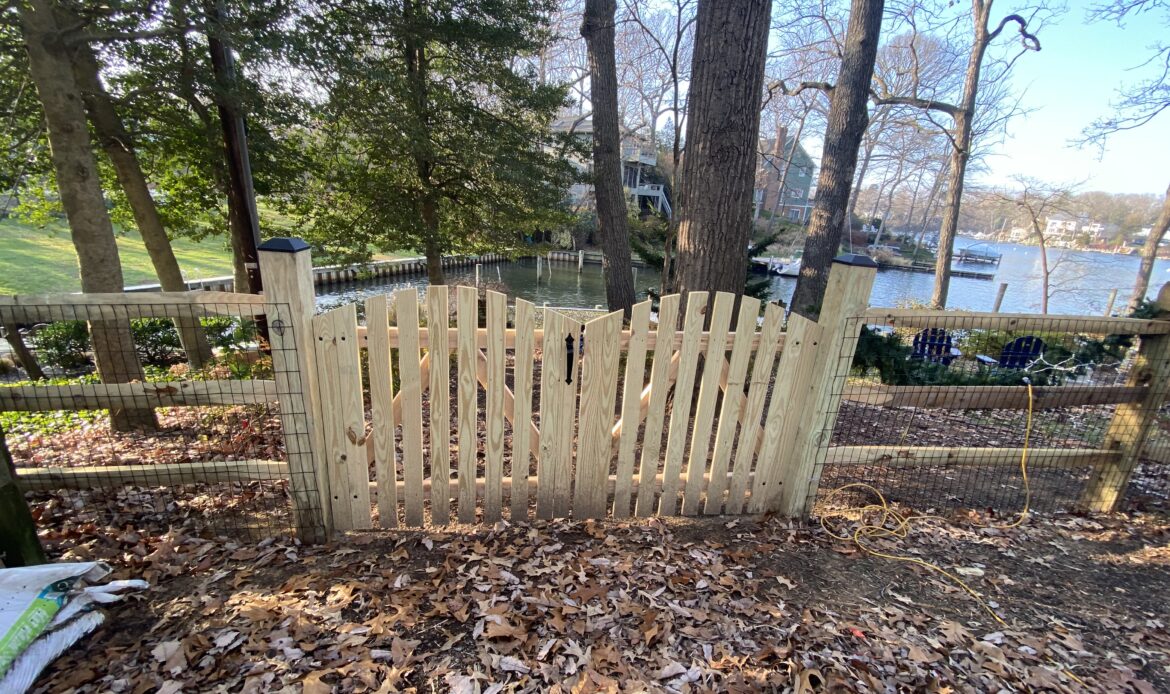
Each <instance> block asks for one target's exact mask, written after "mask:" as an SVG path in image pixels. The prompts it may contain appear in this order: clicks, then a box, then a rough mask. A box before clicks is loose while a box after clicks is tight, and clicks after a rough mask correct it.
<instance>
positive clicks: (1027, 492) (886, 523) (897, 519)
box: [821, 382, 1075, 677]
mask: <svg viewBox="0 0 1170 694" xmlns="http://www.w3.org/2000/svg"><path fill="white" fill-rule="evenodd" d="M1027 386H1028V420H1027V425H1026V427H1025V429H1024V448H1023V451H1022V452H1021V453H1020V474H1021V475H1022V476H1023V478H1024V508H1023V510H1021V511H1020V515H1019V517H1018V518H1016V520H1014V521H1012V522H1011V523H1008V524H1006V525H996V526H987V527H994V528H999V529H1004V530H1006V529H1008V528H1015V527H1019V526H1020V525H1022V524H1023V522H1024V521H1025V520H1026V519H1027V518H1028V511H1029V508H1030V506H1031V503H1032V487H1031V485H1030V484H1029V482H1028V442H1029V440H1030V439H1031V437H1032V404H1033V400H1032V384H1031V383H1030V382H1029V383H1027ZM849 489H864V490H866V491H869V492H871V493H872V494H873V495H874V496H876V497H877V499H878V502H877V503H874V504H867V505H865V506H858V507H852V508H846V509H843V510H842V511H841V512H839V513H838V514H822V515H821V527H822V528H823V529H824V531H825V532H826V533H828V534H829V535H830V536H832V537H834V538H836V539H838V540H845V541H849V540H852V541H853V543H854V544H856V545H857V546H858V548H860V549H861V551H863V552H865V553H866V554H870V555H872V556H875V557H882V558H883V559H893V560H894V561H901V562H906V563H909V564H917V565H918V566H921V567H923V568H925V569H928V570H930V571H934V572H935V573H938V574H941V575H943V576H945V577H946V578H948V579H950V581H951V582H952V583H954V584H955V585H957V586H959V587H960V588H962V589H963V590H964V591H966V592H967V594H968V595H970V596H971V597H973V598H975V601H976V602H978V603H979V604H980V605H981V606H982V607H983V609H984V610H986V611H987V613H988V614H989V615H991V616H992V618H994V619H995V621H996V622H998V623H999V624H1001V625H1003V626H1005V627H1006V626H1008V623H1007V622H1005V621H1004V620H1003V618H1001V617H1000V616H999V615H998V614H996V613H995V610H993V609H991V606H990V605H988V604H987V601H986V600H984V599H983V597H982V596H980V595H979V593H977V592H975V590H974V589H973V588H971V586H969V585H967V583H966V582H965V581H963V579H961V578H959V577H958V576H956V575H955V574H953V573H951V572H950V571H947V570H946V569H944V568H942V567H941V566H938V565H937V564H932V563H931V562H928V561H925V560H923V559H919V558H917V557H907V556H902V555H898V554H890V553H888V552H882V551H881V550H877V549H874V548H872V547H868V546H866V544H865V542H866V541H867V540H877V539H880V538H887V537H893V538H897V539H904V538H906V537H907V536H908V535H909V534H910V526H911V524H912V523H913V522H914V521H917V520H927V519H936V520H946V519H944V518H942V517H941V516H903V515H902V514H900V513H898V512H897V511H895V510H894V509H892V508H890V504H889V502H888V501H886V497H885V495H883V494H882V493H881V491H879V490H878V488H877V487H874V486H873V485H870V484H866V483H865V482H853V483H851V484H846V485H844V486H841V487H837V488H836V489H834V490H833V491H832V492H830V493H829V496H828V499H832V498H833V497H834V496H836V495H837V494H839V493H841V492H844V491H846V490H849ZM826 505H828V504H826ZM853 514H856V515H857V517H858V519H859V521H860V522H859V525H858V526H857V529H856V530H854V531H853V534H852V535H841V534H838V533H835V532H833V530H831V529H830V528H829V524H828V522H827V518H828V517H829V515H853ZM871 514H877V518H876V520H873V521H867V520H866V517H867V516H869V515H871ZM1074 677H1075V676H1074Z"/></svg>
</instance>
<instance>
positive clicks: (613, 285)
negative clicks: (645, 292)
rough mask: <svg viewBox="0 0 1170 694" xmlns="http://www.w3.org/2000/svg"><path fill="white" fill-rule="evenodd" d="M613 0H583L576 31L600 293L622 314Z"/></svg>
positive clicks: (623, 239) (629, 275)
mask: <svg viewBox="0 0 1170 694" xmlns="http://www.w3.org/2000/svg"><path fill="white" fill-rule="evenodd" d="M616 11H617V2H615V0H585V18H584V21H583V22H582V23H581V37H582V38H584V39H585V43H586V45H587V47H588V49H589V89H590V97H589V98H590V101H592V102H593V188H594V192H595V195H596V199H597V233H598V235H599V236H600V237H601V248H602V250H603V251H604V256H603V262H604V265H603V270H604V272H605V299H606V303H607V304H608V305H609V310H610V311H619V310H620V311H622V312H623V313H624V314H625V315H626V316H627V317H628V316H629V315H630V310H631V309H632V307H633V305H634V278H633V271H632V269H631V267H630V220H629V217H628V215H627V212H626V194H625V190H624V189H623V187H622V155H621V136H620V135H619V133H618V103H617V67H616V63H615V58H614V45H613V44H614V13H615V12H616Z"/></svg>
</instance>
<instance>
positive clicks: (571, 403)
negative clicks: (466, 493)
mask: <svg viewBox="0 0 1170 694" xmlns="http://www.w3.org/2000/svg"><path fill="white" fill-rule="evenodd" d="M580 339H581V326H580V324H579V323H577V322H576V321H574V320H572V319H570V318H568V317H567V316H564V315H562V314H560V313H557V312H556V311H552V310H549V309H545V311H544V349H543V352H542V354H543V360H544V361H543V364H542V365H541V372H540V373H541V375H540V459H539V460H537V473H536V485H537V486H536V517H537V518H564V517H567V516H568V515H569V489H570V486H571V481H572V475H571V470H572V465H573V450H572V446H573V429H574V427H573V424H574V419H575V417H574V415H575V414H576V404H577V384H578V382H579V378H578V377H577V371H578V365H579V362H580V361H581V360H580V359H578V358H577V346H578V345H579V344H580Z"/></svg>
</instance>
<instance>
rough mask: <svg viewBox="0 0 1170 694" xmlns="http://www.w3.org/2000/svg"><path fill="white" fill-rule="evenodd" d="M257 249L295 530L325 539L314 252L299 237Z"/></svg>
mask: <svg viewBox="0 0 1170 694" xmlns="http://www.w3.org/2000/svg"><path fill="white" fill-rule="evenodd" d="M258 250H259V251H260V271H261V274H262V275H263V277H264V297H265V299H266V300H267V301H268V306H267V309H266V311H267V314H268V325H269V329H270V330H269V332H270V335H269V339H270V341H271V346H272V371H273V374H274V377H275V379H276V389H277V392H278V393H279V397H280V418H281V424H282V425H283V427H284V440H285V449H286V450H287V451H288V475H289V487H290V490H291V493H292V499H293V512H294V513H295V516H296V528H297V534H298V535H299V536H300V537H301V538H302V539H303V540H304V541H306V542H323V541H324V540H325V539H327V538H328V537H329V534H330V533H331V532H332V530H333V516H332V511H331V507H330V506H329V504H328V503H326V502H327V500H328V499H329V498H330V497H329V479H328V477H326V475H325V466H324V465H323V464H321V461H322V456H323V454H324V450H325V448H324V445H323V442H322V441H321V438H320V437H321V431H320V427H319V426H318V423H319V422H320V412H319V407H320V400H319V398H318V397H317V369H316V357H315V356H314V350H313V313H314V309H315V306H316V294H315V291H314V288H313V261H312V254H311V253H310V252H309V244H307V243H305V242H304V241H302V240H301V239H298V238H273V239H269V240H268V241H265V242H264V243H263V244H261V245H260V248H259V249H258Z"/></svg>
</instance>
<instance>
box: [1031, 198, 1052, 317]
mask: <svg viewBox="0 0 1170 694" xmlns="http://www.w3.org/2000/svg"><path fill="white" fill-rule="evenodd" d="M1032 231H1033V233H1035V234H1036V240H1038V241H1039V242H1040V292H1041V293H1040V313H1043V314H1044V315H1048V293H1049V287H1050V286H1051V281H1050V280H1051V278H1052V268H1050V267H1048V243H1047V241H1046V240H1045V239H1044V232H1042V231H1040V223H1039V222H1038V221H1036V220H1032Z"/></svg>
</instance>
